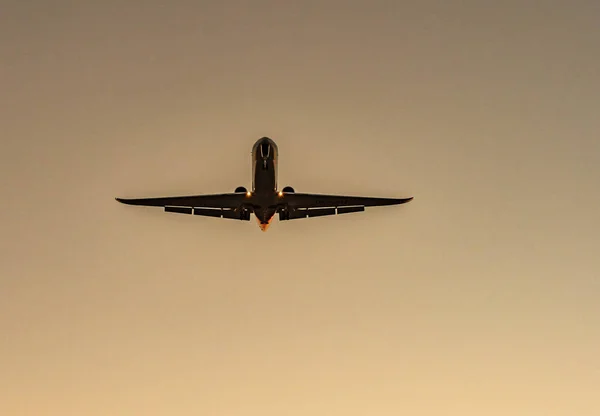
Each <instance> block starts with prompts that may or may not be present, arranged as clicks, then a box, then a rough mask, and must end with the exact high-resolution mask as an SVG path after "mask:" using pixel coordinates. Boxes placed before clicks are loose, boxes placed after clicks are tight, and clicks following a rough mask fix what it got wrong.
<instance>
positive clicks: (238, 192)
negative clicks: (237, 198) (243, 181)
mask: <svg viewBox="0 0 600 416" xmlns="http://www.w3.org/2000/svg"><path fill="white" fill-rule="evenodd" d="M246 192H248V190H247V189H246V187H244V186H238V187H237V188H235V193H236V194H241V193H243V194H245V193H246Z"/></svg>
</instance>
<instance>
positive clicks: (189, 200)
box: [116, 193, 250, 221]
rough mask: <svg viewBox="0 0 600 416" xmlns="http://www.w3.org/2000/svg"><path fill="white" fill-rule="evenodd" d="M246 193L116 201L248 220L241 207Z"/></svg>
mask: <svg viewBox="0 0 600 416" xmlns="http://www.w3.org/2000/svg"><path fill="white" fill-rule="evenodd" d="M246 198H247V197H246V193H230V194H214V195H192V196H167V197H160V198H138V199H124V198H116V199H117V201H119V202H121V203H123V204H128V205H142V206H149V207H163V208H164V210H165V211H166V212H175V213H179V214H194V215H202V216H206V217H220V218H230V219H239V220H245V221H248V220H250V215H249V213H248V212H246V211H245V210H243V209H240V208H242V207H243V205H244V204H245V203H246V202H247V199H246Z"/></svg>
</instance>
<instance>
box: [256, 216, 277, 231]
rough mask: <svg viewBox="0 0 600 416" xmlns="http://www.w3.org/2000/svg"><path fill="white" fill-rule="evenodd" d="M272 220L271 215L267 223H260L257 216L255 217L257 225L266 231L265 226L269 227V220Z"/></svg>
mask: <svg viewBox="0 0 600 416" xmlns="http://www.w3.org/2000/svg"><path fill="white" fill-rule="evenodd" d="M272 220H273V217H271V218H269V221H268V222H267V223H262V222H261V221H260V220H259V219H258V217H256V221H257V222H258V226H259V228H260V229H261V230H262V231H267V228H269V225H271V221H272Z"/></svg>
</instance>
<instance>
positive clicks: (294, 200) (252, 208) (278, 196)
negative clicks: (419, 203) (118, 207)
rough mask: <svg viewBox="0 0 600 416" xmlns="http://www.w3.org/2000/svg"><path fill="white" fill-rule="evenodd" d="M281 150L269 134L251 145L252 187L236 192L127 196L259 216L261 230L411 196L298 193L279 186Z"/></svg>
mask: <svg viewBox="0 0 600 416" xmlns="http://www.w3.org/2000/svg"><path fill="white" fill-rule="evenodd" d="M278 156H279V150H278V148H277V145H276V144H275V142H274V141H273V140H271V139H270V138H268V137H263V138H261V139H259V140H258V141H257V142H256V143H255V144H254V146H253V147H252V190H250V191H249V190H247V189H246V188H245V187H243V186H238V187H237V188H236V189H235V191H234V192H233V193H226V194H212V195H190V196H170V197H159V198H138V199H124V198H116V200H117V201H119V202H121V203H123V204H128V205H143V206H153V207H163V208H164V210H165V211H166V212H174V213H179V214H191V215H192V214H193V215H202V216H208V217H217V218H228V219H235V220H242V221H249V220H250V217H251V215H252V214H254V215H255V216H256V219H257V220H258V225H259V227H260V229H261V230H263V231H266V230H267V228H268V227H269V224H271V221H272V220H273V218H274V217H275V214H279V220H280V221H287V220H294V219H299V218H312V217H320V216H323V215H337V214H347V213H352V212H361V211H364V210H365V207H374V206H385V205H399V204H405V203H407V202H409V201H411V200H412V199H413V197H409V198H377V197H363V196H343V195H325V194H307V193H296V191H295V190H294V188H292V187H291V186H285V187H284V188H283V189H281V190H279V189H278V187H277V164H278Z"/></svg>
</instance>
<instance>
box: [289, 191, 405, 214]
mask: <svg viewBox="0 0 600 416" xmlns="http://www.w3.org/2000/svg"><path fill="white" fill-rule="evenodd" d="M282 199H283V202H284V203H285V204H286V205H287V207H288V211H287V212H283V213H281V214H280V219H281V220H287V219H290V220H291V219H296V218H307V217H317V216H323V215H336V214H346V213H351V212H361V211H364V210H365V207H376V206H386V205H400V204H405V203H407V202H410V201H412V199H413V197H409V198H377V197H364V196H344V195H324V194H302V193H286V194H284V195H283V197H282Z"/></svg>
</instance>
